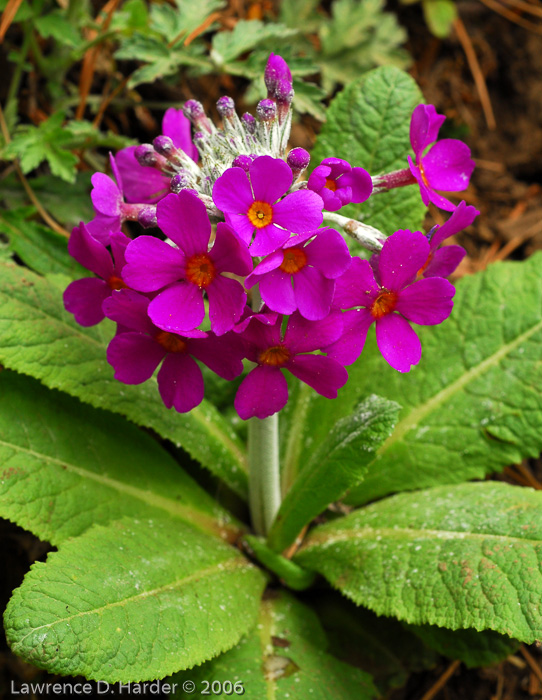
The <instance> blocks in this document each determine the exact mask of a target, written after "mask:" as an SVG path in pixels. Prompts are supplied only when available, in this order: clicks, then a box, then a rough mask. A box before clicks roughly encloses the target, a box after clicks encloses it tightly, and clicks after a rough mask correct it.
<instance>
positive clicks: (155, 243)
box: [122, 236, 185, 292]
mask: <svg viewBox="0 0 542 700" xmlns="http://www.w3.org/2000/svg"><path fill="white" fill-rule="evenodd" d="M125 256H126V265H125V266H124V268H123V270H122V276H123V278H124V281H125V282H126V284H127V285H128V286H129V287H132V288H133V289H136V290H137V291H139V292H155V291H157V290H159V289H162V288H163V287H165V286H167V285H168V284H171V283H173V282H176V281H177V280H179V279H181V278H183V277H184V272H185V259H184V257H183V254H182V253H181V251H180V250H177V248H173V246H170V245H168V244H167V243H166V242H165V241H161V240H160V239H159V238H154V237H153V236H139V238H136V239H135V240H134V241H132V242H131V243H130V244H129V245H128V247H127V248H126V252H125Z"/></svg>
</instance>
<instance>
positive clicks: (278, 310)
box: [64, 54, 478, 419]
mask: <svg viewBox="0 0 542 700" xmlns="http://www.w3.org/2000/svg"><path fill="white" fill-rule="evenodd" d="M265 83H266V86H267V89H268V96H267V98H266V99H265V100H262V101H261V102H260V103H259V105H258V107H257V109H256V118H254V117H253V116H251V115H249V114H245V115H243V116H242V117H241V118H239V117H238V116H237V113H236V111H235V104H234V102H233V100H232V99H231V98H230V97H227V96H225V97H222V98H220V99H219V101H218V103H217V110H218V113H219V114H220V116H221V118H222V120H223V125H222V128H218V127H216V126H215V125H214V124H213V123H212V121H211V120H210V119H209V118H208V116H207V115H206V114H205V110H204V109H203V106H202V105H201V104H200V103H199V102H197V101H195V100H189V101H188V102H187V103H185V105H184V107H183V110H182V111H181V110H174V109H170V110H168V111H167V112H166V114H165V116H164V121H163V124H162V131H163V133H162V134H161V135H159V136H157V137H156V138H155V139H154V141H153V143H152V145H151V144H143V145H141V146H137V147H131V148H127V149H123V150H122V151H120V152H119V153H117V154H116V155H115V156H114V157H113V156H112V157H111V169H112V173H113V178H111V177H108V176H106V175H104V174H102V173H96V174H95V175H94V176H93V178H92V184H93V190H92V193H91V197H92V202H93V205H94V208H95V210H96V216H95V217H94V219H93V220H92V221H90V222H89V223H88V224H86V225H85V224H83V223H82V224H81V225H80V226H78V227H76V228H75V229H74V230H73V232H72V236H71V238H70V242H69V252H70V253H71V255H72V256H73V257H74V258H75V259H76V260H78V261H79V262H80V263H81V264H82V265H83V266H85V267H86V268H87V269H88V270H90V271H91V272H92V273H93V277H88V278H84V279H80V280H76V281H75V282H73V283H72V284H70V285H69V287H68V288H67V289H66V291H65V294H64V302H65V306H66V308H67V310H68V311H70V312H71V313H73V314H74V316H75V319H76V320H77V321H78V322H79V323H80V324H81V325H84V326H91V325H94V324H96V323H99V322H100V321H101V320H102V319H103V318H105V317H108V318H110V319H111V320H113V321H114V322H116V323H117V324H118V330H117V334H116V335H115V337H114V338H113V339H112V340H111V342H110V344H109V347H108V351H107V358H108V361H109V363H110V364H111V365H112V366H113V368H114V370H115V377H116V378H117V379H118V380H119V381H121V382H124V383H127V384H138V383H141V382H143V381H146V380H147V379H149V378H150V377H151V376H152V375H153V374H154V372H155V371H156V370H157V369H158V373H157V380H158V388H159V391H160V394H161V397H162V399H163V401H164V403H165V405H166V406H167V407H168V408H171V407H174V408H175V409H176V410H177V411H179V412H186V411H189V410H191V409H192V408H194V407H195V406H197V405H198V404H199V403H200V402H201V401H202V399H203V396H204V386H203V375H202V372H201V369H200V364H203V365H205V366H207V367H208V368H210V369H211V370H212V371H213V372H215V373H216V374H218V375H219V376H220V377H222V378H223V379H226V380H232V379H234V378H236V377H239V376H240V375H241V374H242V373H243V372H244V371H246V364H247V363H246V361H247V360H248V361H249V363H251V368H250V371H249V372H248V373H247V374H246V376H245V377H244V379H243V381H242V382H241V384H240V386H239V389H238V391H237V395H236V399H235V407H236V409H237V412H238V413H239V415H240V416H241V418H243V419H247V418H250V417H254V416H255V417H258V418H265V417H267V416H269V415H272V414H273V413H275V412H277V411H279V410H280V409H281V408H282V407H283V406H284V405H285V404H286V402H287V400H288V387H287V383H286V379H285V376H284V372H285V371H287V372H290V373H291V374H293V375H294V376H296V377H297V378H298V379H300V380H301V381H303V382H305V383H307V384H309V385H310V386H311V387H312V388H313V389H314V390H315V391H317V392H318V393H320V394H321V395H323V396H325V397H327V398H334V397H336V396H337V392H338V390H339V389H340V388H341V387H342V386H343V385H344V384H345V383H346V381H347V378H348V373H347V370H346V369H345V367H346V366H348V365H350V364H351V363H352V362H354V361H355V360H356V359H357V358H358V357H359V355H360V354H361V352H362V350H363V346H364V342H365V338H366V336H367V332H368V330H369V327H370V326H371V325H372V324H374V325H375V329H376V337H377V343H378V346H379V349H380V350H381V352H382V354H383V356H384V358H385V359H386V360H387V362H388V363H389V364H390V365H391V366H392V367H394V368H395V369H397V370H398V371H400V372H408V371H409V370H410V368H411V367H412V366H413V365H415V364H417V363H418V362H419V361H420V357H421V346H420V341H419V339H418V336H417V335H416V333H415V331H414V330H413V328H412V326H411V323H413V324H418V325H434V324H438V323H441V322H442V321H443V320H445V319H446V318H447V317H448V316H449V314H450V312H451V310H452V306H453V303H452V298H453V295H454V288H453V286H452V285H451V284H450V283H449V282H448V281H447V280H446V279H444V278H445V277H447V276H448V275H449V274H450V273H451V272H453V270H454V269H455V267H456V266H457V265H458V264H459V262H460V261H461V259H462V257H463V255H464V251H463V249H462V248H460V247H459V246H445V247H442V248H441V247H440V246H441V244H442V242H443V241H444V239H446V238H448V237H449V236H451V235H453V234H455V233H457V232H459V231H460V230H462V229H463V228H464V227H465V226H468V225H469V224H471V223H472V221H473V220H474V218H475V217H476V215H477V214H478V212H476V210H475V209H474V208H473V207H468V206H466V205H465V203H464V202H462V203H461V204H460V205H459V206H458V207H457V208H455V210H454V212H453V214H452V216H451V217H450V218H449V219H448V221H447V222H446V223H445V224H444V225H442V226H440V227H439V226H437V227H435V228H434V229H432V230H431V231H430V232H429V234H427V235H425V234H422V233H420V232H416V231H414V232H412V231H406V230H403V231H397V232H395V233H394V234H393V235H391V236H389V237H388V238H387V239H386V238H385V237H383V236H382V235H380V233H379V232H376V233H377V234H378V236H376V237H373V238H372V239H371V241H370V243H369V244H368V246H367V247H368V248H369V249H371V250H373V251H376V252H375V253H374V254H373V256H372V258H371V260H370V261H367V260H365V259H361V258H359V257H355V256H352V254H351V252H350V250H349V248H348V246H347V245H346V243H345V241H344V239H343V237H342V236H341V235H340V234H339V232H338V231H337V230H335V229H334V228H330V227H326V226H325V223H326V219H327V220H328V221H333V222H339V223H341V225H342V226H343V228H344V229H345V230H346V231H352V230H355V229H356V227H360V226H363V225H362V224H360V223H359V222H355V221H353V220H348V219H346V218H345V217H341V216H340V215H337V214H335V213H333V212H336V211H337V210H339V209H340V208H342V207H343V206H344V205H346V204H349V203H351V202H356V203H363V202H365V201H366V200H367V199H368V198H369V197H370V196H371V195H372V194H373V184H374V183H376V187H377V190H378V191H380V190H384V189H387V188H388V185H384V184H382V183H384V182H385V176H380V180H379V179H377V178H371V176H370V175H369V173H367V172H366V171H365V170H364V169H363V168H360V167H352V166H351V164H350V163H348V162H347V161H345V160H343V159H339V158H327V159H326V160H324V161H323V162H322V163H320V164H319V165H318V166H317V167H316V168H315V169H314V170H313V172H312V173H311V175H310V177H309V179H308V181H307V182H302V183H300V182H297V181H298V178H299V177H300V175H301V174H302V173H303V172H304V171H305V169H306V168H307V167H308V165H309V160H310V156H309V154H308V153H307V151H305V150H304V149H301V148H294V149H292V150H291V151H290V152H289V153H288V154H286V144H287V141H288V136H289V131H290V121H291V113H290V112H291V110H290V107H291V101H292V96H293V90H292V76H291V73H290V71H289V69H288V66H287V64H286V63H285V61H284V60H283V59H282V58H281V57H280V56H276V55H274V54H271V56H270V58H269V62H268V64H267V68H266V71H265ZM421 107H423V106H421ZM423 109H425V111H424V115H426V116H427V119H426V121H425V122H423V124H422V126H420V112H419V108H417V110H418V111H415V112H414V115H413V120H414V122H415V129H414V133H416V134H419V132H420V130H422V131H423V129H425V131H424V132H423V134H422V136H419V135H418V136H416V137H415V138H414V143H415V144H416V148H417V149H418V150H417V151H416V148H415V153H416V154H417V155H416V157H417V161H416V162H417V165H415V164H414V163H412V162H410V171H409V172H411V173H413V172H414V170H415V169H416V167H417V168H418V170H419V172H420V173H421V175H420V177H422V176H423V177H425V175H424V173H425V172H427V171H430V172H431V174H432V175H433V174H434V173H433V171H432V170H431V167H429V168H428V167H426V163H425V161H424V160H423V158H424V157H425V158H428V157H429V154H428V156H423V155H422V156H420V157H419V158H418V152H419V151H420V148H421V149H422V151H423V150H424V149H425V148H426V147H427V145H428V144H429V143H431V142H432V141H431V140H430V139H432V140H435V139H436V136H437V131H438V129H437V127H436V126H435V115H434V114H433V112H432V111H431V110H429V111H427V108H424V107H423ZM433 110H434V108H433ZM422 116H423V115H422ZM422 121H423V120H422ZM416 124H417V126H416ZM424 124H425V126H424ZM416 129H417V131H416ZM192 132H193V133H192ZM412 133H413V131H412V128H411V140H412V138H413V137H412ZM422 146H423V148H422ZM437 146H438V144H437ZM432 148H433V149H434V148H435V146H433V147H432ZM447 148H448V151H446V153H447V154H448V155H449V148H453V147H450V146H448V147H447ZM465 148H466V147H465ZM458 152H462V151H461V149H459V151H458ZM460 155H461V153H460ZM449 160H450V159H449V158H448V161H447V162H449ZM429 162H430V163H433V160H431V159H429ZM424 168H425V169H424ZM442 168H444V165H442ZM452 170H453V168H452ZM416 172H418V171H416ZM439 172H441V171H439ZM413 177H415V175H413ZM423 177H422V184H423V185H424V187H426V189H427V187H428V185H426V183H425V180H423ZM443 178H444V176H442V177H441V180H442V181H444V179H445V178H444V179H443ZM403 179H404V178H403ZM399 180H400V178H399V179H398V180H397V182H399ZM452 180H453V176H452ZM388 184H389V183H388ZM400 184H405V183H403V182H401V183H400ZM421 192H422V197H423V196H424V192H425V190H423V189H422V190H421ZM446 201H447V200H446ZM343 219H344V222H343ZM125 221H137V222H138V223H139V224H140V225H141V226H142V228H143V229H146V230H148V229H153V228H154V229H155V230H154V231H152V232H149V233H147V232H143V233H142V234H141V235H138V236H137V237H135V238H134V239H131V238H129V237H128V236H127V235H126V234H125V233H124V232H123V231H122V228H121V227H122V225H123V223H124V222H125ZM323 224H324V226H322V225H323ZM366 229H367V231H369V234H367V231H366V235H371V234H370V230H369V227H366Z"/></svg>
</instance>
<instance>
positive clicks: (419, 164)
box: [418, 160, 431, 188]
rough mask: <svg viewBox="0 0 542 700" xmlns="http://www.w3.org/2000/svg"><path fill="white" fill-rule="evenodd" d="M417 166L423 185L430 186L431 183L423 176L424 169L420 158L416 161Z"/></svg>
mask: <svg viewBox="0 0 542 700" xmlns="http://www.w3.org/2000/svg"><path fill="white" fill-rule="evenodd" d="M418 168H419V169H420V175H421V176H422V180H423V181H424V184H425V186H426V187H429V188H430V187H431V185H430V184H429V182H428V181H427V177H426V176H425V171H424V169H423V165H422V162H421V160H420V162H419V163H418Z"/></svg>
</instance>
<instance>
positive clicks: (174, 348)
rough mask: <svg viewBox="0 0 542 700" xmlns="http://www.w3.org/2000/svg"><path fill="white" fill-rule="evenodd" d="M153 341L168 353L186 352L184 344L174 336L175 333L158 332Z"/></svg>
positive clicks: (179, 338)
mask: <svg viewBox="0 0 542 700" xmlns="http://www.w3.org/2000/svg"><path fill="white" fill-rule="evenodd" d="M154 339H155V340H157V341H158V342H159V343H160V345H161V346H162V347H163V348H164V350H167V351H168V352H186V343H185V342H184V340H183V339H182V338H181V337H179V336H178V335H175V333H168V332H167V331H159V332H158V333H157V334H156V335H155V336H154Z"/></svg>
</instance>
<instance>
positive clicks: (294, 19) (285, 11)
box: [279, 0, 325, 33]
mask: <svg viewBox="0 0 542 700" xmlns="http://www.w3.org/2000/svg"><path fill="white" fill-rule="evenodd" d="M319 4H320V3H319V0H288V2H281V3H280V6H279V20H280V21H281V22H283V23H284V24H285V25H286V26H288V27H293V28H294V29H299V30H301V31H302V32H306V33H308V32H315V31H316V30H317V29H318V27H319V25H320V24H321V23H322V22H324V21H325V17H324V16H323V15H319V14H318V13H317V8H318V5H319Z"/></svg>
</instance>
